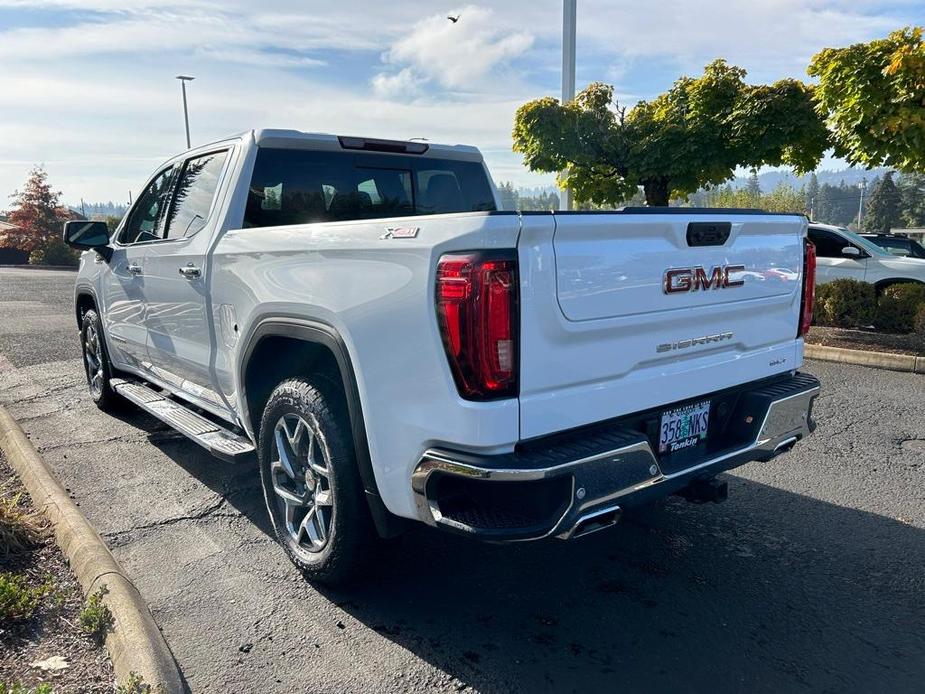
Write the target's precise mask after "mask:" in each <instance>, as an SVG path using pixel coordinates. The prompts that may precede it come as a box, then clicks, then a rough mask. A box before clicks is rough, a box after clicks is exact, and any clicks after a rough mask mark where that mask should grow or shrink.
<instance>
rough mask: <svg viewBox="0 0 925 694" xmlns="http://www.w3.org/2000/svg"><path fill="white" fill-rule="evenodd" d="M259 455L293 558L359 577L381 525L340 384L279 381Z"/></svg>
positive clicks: (333, 576)
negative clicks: (361, 469)
mask: <svg viewBox="0 0 925 694" xmlns="http://www.w3.org/2000/svg"><path fill="white" fill-rule="evenodd" d="M258 457H259V462H260V479H261V482H262V486H263V493H264V498H265V500H266V504H267V510H268V511H269V513H270V519H271V520H272V522H273V528H274V530H275V533H276V539H277V540H278V541H279V543H280V544H281V545H282V546H283V548H284V549H285V550H286V554H287V555H288V556H289V558H290V560H292V562H293V563H294V564H295V565H296V566H297V567H299V568H300V569H301V570H302V571H303V572H304V573H305V575H306V577H307V578H309V579H311V580H315V581H319V582H323V583H339V582H343V581H346V580H348V579H351V578H354V577H356V575H357V574H358V573H359V570H360V568H361V566H362V564H363V563H364V561H365V560H366V559H367V558H368V557H369V554H370V552H371V551H372V549H373V545H374V540H375V534H374V533H375V531H374V528H373V524H372V519H371V517H370V513H369V507H368V506H367V504H366V499H365V496H364V493H363V486H362V483H361V481H360V476H359V472H358V470H357V464H356V455H355V452H354V447H353V439H352V437H351V436H350V420H349V416H348V414H347V412H346V407H345V405H344V403H343V398H342V397H339V393H338V390H337V386H336V384H334V383H333V382H331V381H329V380H327V379H324V378H317V379H313V380H312V381H309V380H304V379H297V378H294V379H290V380H287V381H284V382H283V383H281V384H280V385H278V386H277V387H276V389H275V390H274V391H273V393H272V394H271V395H270V399H269V401H268V402H267V405H266V408H265V409H264V412H263V418H262V420H261V425H260V441H259V449H258Z"/></svg>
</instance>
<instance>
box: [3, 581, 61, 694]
mask: <svg viewBox="0 0 925 694" xmlns="http://www.w3.org/2000/svg"><path fill="white" fill-rule="evenodd" d="M51 589H52V585H51V581H50V580H46V581H45V582H44V583H42V584H41V585H38V586H30V585H29V580H28V578H27V577H26V576H24V575H23V574H14V573H0V624H2V623H4V622H21V621H25V620H27V619H29V618H30V617H31V616H32V615H33V614H34V613H35V609H36V608H37V607H38V606H39V603H40V602H41V601H42V598H44V597H45V596H46V595H48V594H49V593H50V592H51ZM0 694H3V692H0Z"/></svg>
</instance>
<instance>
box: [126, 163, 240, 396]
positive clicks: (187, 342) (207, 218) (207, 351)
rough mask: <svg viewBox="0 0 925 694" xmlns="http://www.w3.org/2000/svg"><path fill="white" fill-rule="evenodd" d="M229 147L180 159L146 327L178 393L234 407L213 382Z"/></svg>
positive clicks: (162, 370) (150, 260)
mask: <svg viewBox="0 0 925 694" xmlns="http://www.w3.org/2000/svg"><path fill="white" fill-rule="evenodd" d="M229 153H230V150H229V149H228V148H227V147H226V148H222V149H217V150H213V151H210V152H205V153H197V154H196V155H195V156H193V157H191V158H189V159H187V160H185V161H183V162H181V163H179V164H177V175H176V182H175V184H174V187H173V194H172V197H171V202H170V205H169V207H168V208H167V211H166V213H165V215H164V221H163V225H162V228H163V231H162V235H163V238H162V239H161V240H160V241H159V242H157V243H153V244H151V245H150V246H148V247H147V248H146V250H145V257H144V273H145V286H146V288H147V291H146V303H147V306H146V312H145V328H146V331H147V356H148V361H149V362H150V366H149V369H150V371H151V373H152V375H153V376H154V377H155V378H157V379H158V380H160V381H162V382H164V383H165V384H166V385H168V386H170V388H171V389H172V390H174V392H176V393H178V394H180V395H182V396H184V397H186V398H188V399H190V400H192V401H193V402H194V403H195V404H198V405H200V406H202V407H204V408H206V409H210V410H213V411H217V413H219V414H224V413H225V412H226V410H227V408H226V407H225V405H224V403H223V401H222V399H221V398H220V397H219V395H218V394H217V393H216V391H215V389H214V388H213V386H212V379H211V376H210V373H211V372H210V365H211V358H212V330H211V320H210V315H209V311H210V305H211V304H210V300H209V293H208V286H209V285H208V282H207V279H208V277H207V275H208V271H209V268H208V264H207V259H208V250H209V244H210V242H211V237H212V234H211V232H212V230H213V229H214V228H215V227H216V223H217V221H218V220H217V217H218V215H217V214H216V213H215V210H214V208H215V206H216V199H217V197H218V192H219V190H220V187H221V182H222V178H223V176H224V172H225V169H226V167H227V163H228V159H229Z"/></svg>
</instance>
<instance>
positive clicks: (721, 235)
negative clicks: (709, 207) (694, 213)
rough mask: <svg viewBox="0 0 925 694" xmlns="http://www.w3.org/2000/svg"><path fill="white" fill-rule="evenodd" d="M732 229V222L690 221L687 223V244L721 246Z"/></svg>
mask: <svg viewBox="0 0 925 694" xmlns="http://www.w3.org/2000/svg"><path fill="white" fill-rule="evenodd" d="M731 231H732V222H691V223H690V224H688V225H687V245H688V246H722V245H723V244H724V243H726V240H727V239H728V238H729V234H730V232H731Z"/></svg>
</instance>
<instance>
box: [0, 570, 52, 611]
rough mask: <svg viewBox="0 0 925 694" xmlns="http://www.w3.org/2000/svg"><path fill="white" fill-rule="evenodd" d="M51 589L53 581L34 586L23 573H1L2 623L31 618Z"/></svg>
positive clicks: (0, 606) (0, 608)
mask: <svg viewBox="0 0 925 694" xmlns="http://www.w3.org/2000/svg"><path fill="white" fill-rule="evenodd" d="M50 591H51V582H45V583H43V584H42V585H39V586H35V587H32V586H30V585H29V581H28V580H27V579H26V577H25V576H24V575H23V574H14V573H0V623H3V622H21V621H24V620H26V619H29V618H30V617H31V616H32V615H33V613H34V612H35V608H36V607H38V606H39V603H40V602H41V601H42V598H44V597H45V596H46V595H48V593H49V592H50Z"/></svg>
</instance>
